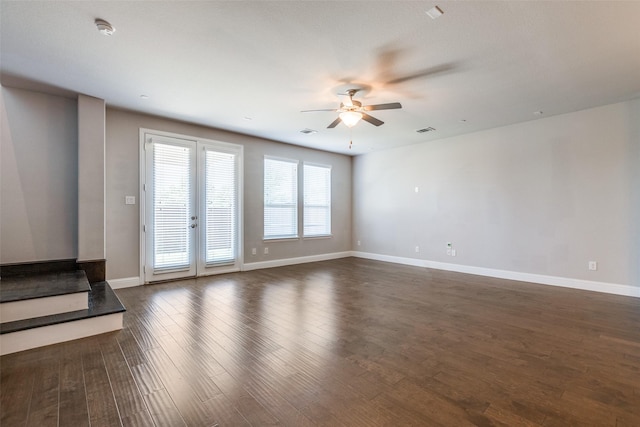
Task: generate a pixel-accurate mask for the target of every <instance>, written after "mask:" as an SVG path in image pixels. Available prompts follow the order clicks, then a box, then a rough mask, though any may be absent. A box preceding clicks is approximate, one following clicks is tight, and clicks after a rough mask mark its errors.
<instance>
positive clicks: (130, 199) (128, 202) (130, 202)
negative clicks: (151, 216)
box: [124, 196, 136, 205]
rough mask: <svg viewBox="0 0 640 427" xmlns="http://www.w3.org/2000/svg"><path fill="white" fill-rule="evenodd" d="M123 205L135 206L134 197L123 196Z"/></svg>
mask: <svg viewBox="0 0 640 427" xmlns="http://www.w3.org/2000/svg"><path fill="white" fill-rule="evenodd" d="M124 204H125V205H135V204H136V196H124Z"/></svg>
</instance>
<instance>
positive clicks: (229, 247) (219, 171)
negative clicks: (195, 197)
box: [205, 150, 238, 265]
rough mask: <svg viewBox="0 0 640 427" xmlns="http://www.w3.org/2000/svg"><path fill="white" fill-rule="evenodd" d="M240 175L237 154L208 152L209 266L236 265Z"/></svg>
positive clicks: (206, 169)
mask: <svg viewBox="0 0 640 427" xmlns="http://www.w3.org/2000/svg"><path fill="white" fill-rule="evenodd" d="M236 171H237V168H236V156H235V155H234V154H230V153H221V152H216V151H211V150H207V151H206V158H205V186H206V190H205V214H206V217H205V221H206V231H207V232H206V243H205V244H206V254H205V261H206V263H207V265H211V264H221V263H233V262H234V261H235V257H236V241H237V239H236V235H237V219H236V212H237V209H238V206H237V204H238V197H237V173H236Z"/></svg>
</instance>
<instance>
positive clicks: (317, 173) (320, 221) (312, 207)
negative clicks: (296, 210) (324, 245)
mask: <svg viewBox="0 0 640 427" xmlns="http://www.w3.org/2000/svg"><path fill="white" fill-rule="evenodd" d="M303 228H304V231H303V232H304V236H306V237H307V236H328V235H330V234H331V167H330V166H319V165H311V164H306V163H305V165H304V227H303Z"/></svg>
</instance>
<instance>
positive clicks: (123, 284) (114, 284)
mask: <svg viewBox="0 0 640 427" xmlns="http://www.w3.org/2000/svg"><path fill="white" fill-rule="evenodd" d="M107 282H109V286H111V289H122V288H132V287H134V286H140V285H142V282H141V281H140V278H139V277H125V278H122V279H107Z"/></svg>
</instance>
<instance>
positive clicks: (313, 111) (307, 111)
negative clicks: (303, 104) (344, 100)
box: [300, 108, 338, 113]
mask: <svg viewBox="0 0 640 427" xmlns="http://www.w3.org/2000/svg"><path fill="white" fill-rule="evenodd" d="M316 111H338V110H336V109H335V108H325V109H324V110H302V111H300V112H301V113H315V112H316Z"/></svg>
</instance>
